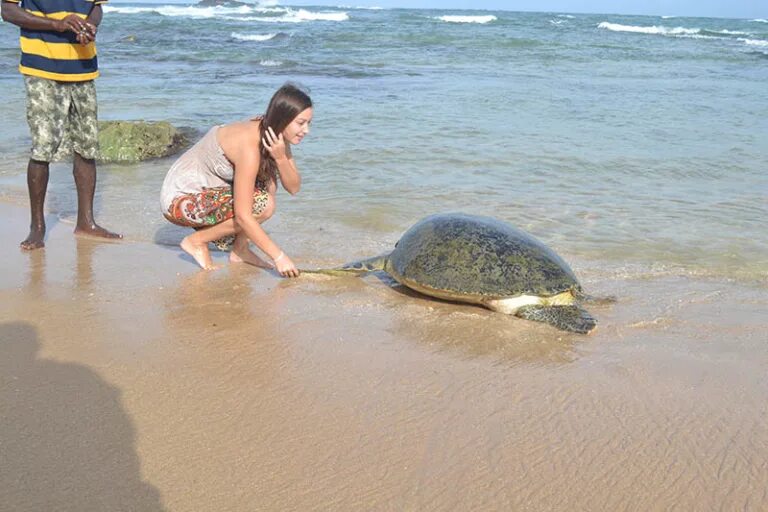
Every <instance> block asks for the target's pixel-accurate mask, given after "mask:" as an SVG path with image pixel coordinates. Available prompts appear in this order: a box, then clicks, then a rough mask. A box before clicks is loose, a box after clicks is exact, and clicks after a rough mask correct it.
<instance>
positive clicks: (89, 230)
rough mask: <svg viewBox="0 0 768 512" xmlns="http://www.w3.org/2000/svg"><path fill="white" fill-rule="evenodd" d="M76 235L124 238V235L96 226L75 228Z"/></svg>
mask: <svg viewBox="0 0 768 512" xmlns="http://www.w3.org/2000/svg"><path fill="white" fill-rule="evenodd" d="M75 234H76V235H85V236H95V237H98V238H109V239H120V238H123V235H120V234H117V233H113V232H111V231H108V230H106V229H104V228H102V227H101V226H97V225H96V224H91V225H90V226H77V227H75Z"/></svg>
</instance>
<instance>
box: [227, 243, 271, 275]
mask: <svg viewBox="0 0 768 512" xmlns="http://www.w3.org/2000/svg"><path fill="white" fill-rule="evenodd" d="M229 262H230V263H248V264H249V265H253V266H255V267H261V268H269V269H272V268H275V267H274V265H270V264H269V263H267V262H266V261H264V260H263V259H261V258H259V257H258V256H257V255H256V254H255V253H254V252H253V251H252V250H251V249H250V247H248V242H247V241H246V242H245V243H244V244H240V243H238V242H235V243H234V244H233V245H232V250H231V251H230V253H229Z"/></svg>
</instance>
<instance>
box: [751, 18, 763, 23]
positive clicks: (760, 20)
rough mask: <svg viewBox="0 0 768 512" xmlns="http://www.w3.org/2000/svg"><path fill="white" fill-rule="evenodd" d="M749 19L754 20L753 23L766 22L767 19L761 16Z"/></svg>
mask: <svg viewBox="0 0 768 512" xmlns="http://www.w3.org/2000/svg"><path fill="white" fill-rule="evenodd" d="M749 21H754V22H755V23H768V20H765V19H763V18H755V19H754V20H749Z"/></svg>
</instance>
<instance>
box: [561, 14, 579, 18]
mask: <svg viewBox="0 0 768 512" xmlns="http://www.w3.org/2000/svg"><path fill="white" fill-rule="evenodd" d="M557 17H558V18H568V19H573V18H574V17H575V16H573V15H572V14H558V15H557Z"/></svg>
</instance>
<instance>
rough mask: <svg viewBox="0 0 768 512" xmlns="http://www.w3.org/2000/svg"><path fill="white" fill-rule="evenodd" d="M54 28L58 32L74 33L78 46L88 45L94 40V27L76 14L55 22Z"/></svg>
mask: <svg viewBox="0 0 768 512" xmlns="http://www.w3.org/2000/svg"><path fill="white" fill-rule="evenodd" d="M54 26H55V28H56V30H57V31H59V32H66V31H70V32H72V33H74V34H75V37H76V38H77V42H78V43H80V44H88V43H90V42H91V41H93V40H94V39H96V25H94V24H92V23H88V22H87V21H85V20H84V19H82V18H80V17H79V16H77V15H76V14H69V15H68V16H66V17H65V18H63V19H61V20H57V21H56V24H55V25H54Z"/></svg>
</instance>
